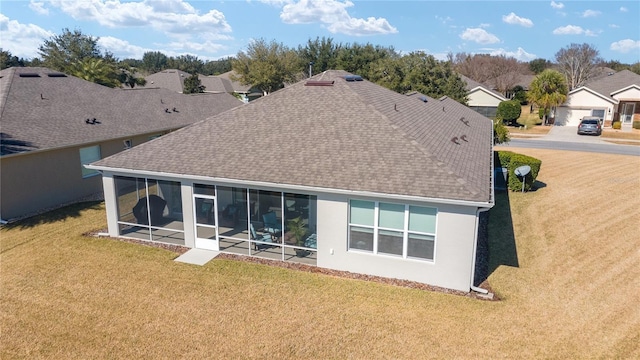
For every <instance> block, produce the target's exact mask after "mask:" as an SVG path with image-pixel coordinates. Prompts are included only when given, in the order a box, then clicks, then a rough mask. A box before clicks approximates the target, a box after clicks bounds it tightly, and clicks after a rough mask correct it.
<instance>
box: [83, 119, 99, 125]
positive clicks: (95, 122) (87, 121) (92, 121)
mask: <svg viewBox="0 0 640 360" xmlns="http://www.w3.org/2000/svg"><path fill="white" fill-rule="evenodd" d="M84 122H85V124H89V125H96V124H101V122H100V121H98V120H96V118H93V119H87V120H85V121H84Z"/></svg>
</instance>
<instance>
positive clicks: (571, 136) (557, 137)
mask: <svg viewBox="0 0 640 360" xmlns="http://www.w3.org/2000/svg"><path fill="white" fill-rule="evenodd" d="M540 140H547V141H564V142H577V143H588V144H607V142H606V141H604V140H602V138H601V137H600V136H595V135H578V127H577V126H553V127H552V128H551V130H550V131H549V133H548V134H547V135H545V136H543V137H541V138H540Z"/></svg>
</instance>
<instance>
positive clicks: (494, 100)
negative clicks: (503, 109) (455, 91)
mask: <svg viewBox="0 0 640 360" xmlns="http://www.w3.org/2000/svg"><path fill="white" fill-rule="evenodd" d="M459 76H460V78H461V79H462V81H464V82H465V83H466V86H465V89H466V90H467V97H468V98H469V101H468V105H469V107H470V108H471V109H473V110H475V111H477V112H478V113H480V114H482V115H484V116H486V117H488V118H495V117H496V113H497V112H498V105H500V103H501V102H503V101H506V100H507V98H505V97H504V96H502V94H500V93H499V92H497V91H495V90H491V89H490V88H489V87H488V86H485V85H482V84H480V83H479V82H477V81H474V80H472V79H470V78H468V77H466V76H464V75H462V74H459Z"/></svg>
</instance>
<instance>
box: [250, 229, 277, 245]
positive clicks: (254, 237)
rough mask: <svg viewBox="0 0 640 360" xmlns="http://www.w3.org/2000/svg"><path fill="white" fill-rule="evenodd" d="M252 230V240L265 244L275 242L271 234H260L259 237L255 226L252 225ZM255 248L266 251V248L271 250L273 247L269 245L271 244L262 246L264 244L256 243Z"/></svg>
mask: <svg viewBox="0 0 640 360" xmlns="http://www.w3.org/2000/svg"><path fill="white" fill-rule="evenodd" d="M250 229H251V240H254V241H262V242H265V243H272V242H273V240H272V239H271V234H268V233H264V234H260V235H259V236H258V233H257V232H256V229H255V228H254V227H253V224H251V225H250ZM253 246H254V249H255V250H262V249H266V248H270V247H271V245H269V244H262V243H257V242H254V243H253Z"/></svg>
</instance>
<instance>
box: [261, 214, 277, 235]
mask: <svg viewBox="0 0 640 360" xmlns="http://www.w3.org/2000/svg"><path fill="white" fill-rule="evenodd" d="M262 220H263V221H264V230H265V231H266V232H268V233H270V234H271V235H273V236H278V234H280V233H282V224H281V223H280V221H278V218H277V217H276V213H275V212H273V211H269V212H268V213H266V214H264V215H262Z"/></svg>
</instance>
